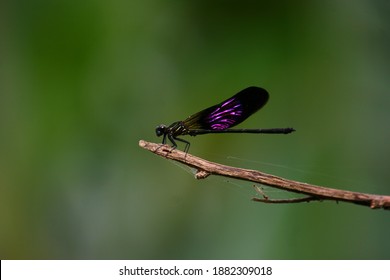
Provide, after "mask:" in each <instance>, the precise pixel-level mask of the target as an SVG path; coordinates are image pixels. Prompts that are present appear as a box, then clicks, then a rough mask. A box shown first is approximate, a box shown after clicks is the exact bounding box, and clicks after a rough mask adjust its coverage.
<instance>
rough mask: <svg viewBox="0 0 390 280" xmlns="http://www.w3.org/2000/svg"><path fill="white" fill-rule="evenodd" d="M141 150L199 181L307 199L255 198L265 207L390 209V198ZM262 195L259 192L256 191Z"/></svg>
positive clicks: (164, 148) (155, 148) (165, 150)
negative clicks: (250, 185)
mask: <svg viewBox="0 0 390 280" xmlns="http://www.w3.org/2000/svg"><path fill="white" fill-rule="evenodd" d="M139 146H140V147H141V148H144V149H146V150H149V151H151V152H153V153H154V154H157V155H159V156H162V157H164V158H166V159H172V160H175V161H178V162H181V163H183V164H185V165H187V166H189V167H192V168H196V169H197V170H198V171H197V173H196V174H195V178H196V179H204V178H206V177H208V176H209V175H219V176H224V177H230V178H235V179H240V180H246V181H251V182H255V183H259V184H262V185H267V186H270V187H274V188H278V189H282V190H286V191H289V192H294V193H300V194H305V195H307V197H304V198H295V199H278V200H273V199H269V198H268V197H267V196H265V195H264V194H262V193H261V194H262V195H263V199H261V198H257V197H255V198H253V199H252V200H254V201H259V202H265V203H298V202H308V201H313V200H320V201H322V200H333V201H344V202H350V203H355V204H359V205H363V206H368V207H370V208H372V209H378V208H383V209H386V210H389V209H390V196H384V195H374V194H366V193H359V192H351V191H344V190H338V189H332V188H326V187H321V186H316V185H310V184H306V183H302V182H297V181H293V180H288V179H284V178H281V177H277V176H274V175H270V174H266V173H263V172H260V171H256V170H250V169H242V168H236V167H232V166H227V165H222V164H218V163H214V162H210V161H207V160H204V159H201V158H198V157H195V156H193V155H191V154H188V153H184V152H182V151H180V150H177V149H172V147H170V146H168V145H162V144H156V143H150V142H146V141H144V140H140V141H139ZM256 191H257V192H259V193H260V192H261V190H260V189H259V188H257V190H256Z"/></svg>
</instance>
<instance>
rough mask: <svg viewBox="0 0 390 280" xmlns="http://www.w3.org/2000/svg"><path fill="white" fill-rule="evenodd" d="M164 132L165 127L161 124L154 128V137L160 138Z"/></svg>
mask: <svg viewBox="0 0 390 280" xmlns="http://www.w3.org/2000/svg"><path fill="white" fill-rule="evenodd" d="M165 130H166V126H165V125H163V124H161V125H159V126H157V127H156V135H157V137H160V136H161V135H163V134H164V133H165Z"/></svg>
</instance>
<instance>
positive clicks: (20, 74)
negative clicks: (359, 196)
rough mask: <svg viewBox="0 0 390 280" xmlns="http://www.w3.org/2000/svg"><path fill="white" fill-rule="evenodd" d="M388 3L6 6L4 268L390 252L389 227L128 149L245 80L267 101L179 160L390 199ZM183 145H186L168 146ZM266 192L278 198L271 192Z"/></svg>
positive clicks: (1, 119)
mask: <svg viewBox="0 0 390 280" xmlns="http://www.w3.org/2000/svg"><path fill="white" fill-rule="evenodd" d="M389 14H390V4H389V2H388V1H385V0H383V1H369V0H357V1H338V0H332V1H319V0H316V1H272V2H271V1H249V0H240V1H222V0H217V1H209V0H207V1H206V0H201V1H199V0H198V1H195V0H194V1H173V0H160V1H157V0H155V1H126V0H114V1H110V2H107V1H91V0H86V1H70V0H67V1H65V0H61V1H48V0H35V1H27V0H24V1H23V0H20V1H2V3H1V4H0V134H1V137H0V221H1V227H0V257H1V258H2V259H215V258H216V259H389V258H390V242H389V236H390V216H389V213H388V211H383V210H370V209H369V208H366V207H361V206H355V205H352V204H345V203H339V204H337V203H334V202H322V203H315V202H314V203H304V204H295V205H294V204H291V205H267V204H261V203H255V202H252V201H250V198H251V197H252V196H254V195H255V192H254V191H253V189H252V184H250V183H247V182H241V181H232V180H226V179H224V178H218V177H213V178H208V179H206V180H201V181H196V180H195V179H194V178H193V175H192V174H191V173H190V172H188V170H187V169H186V168H181V167H182V166H178V165H177V164H173V163H172V162H170V161H167V160H164V159H161V158H159V157H157V156H155V155H153V154H151V153H150V152H147V151H145V150H143V149H141V148H139V147H138V141H139V140H140V139H145V140H147V141H155V142H158V141H161V139H158V138H157V137H156V136H155V132H154V129H155V127H156V126H157V125H158V124H160V123H165V124H170V123H171V122H173V121H176V120H180V119H183V118H185V117H187V116H188V115H190V114H192V113H195V112H197V111H199V110H201V109H204V108H206V107H208V106H211V105H213V104H215V103H218V102H220V101H222V100H224V99H226V98H228V97H230V96H232V95H233V94H235V93H236V92H238V91H239V90H241V89H243V88H245V87H247V86H250V85H257V86H262V87H264V88H266V89H267V90H268V91H269V92H270V96H271V98H270V101H269V102H268V104H267V106H265V107H264V108H263V109H262V110H261V111H260V112H258V113H257V114H255V115H254V116H252V117H251V118H250V119H248V120H247V121H246V122H245V123H244V124H242V125H240V127H248V128H256V127H262V128H269V127H289V126H291V127H294V128H295V129H296V130H297V131H296V132H295V133H294V134H291V135H207V136H199V137H196V138H191V139H189V138H188V137H187V138H186V139H187V140H190V141H191V143H192V146H191V149H190V152H191V153H193V154H195V155H198V156H201V157H204V158H206V159H209V160H214V161H217V162H220V163H224V164H228V165H233V166H238V167H243V168H252V169H258V170H262V171H265V172H269V173H272V174H275V175H278V176H283V177H286V178H289V179H293V180H298V181H303V182H307V183H312V184H317V185H325V186H330V187H335V188H340V189H346V190H353V191H360V192H367V193H376V194H387V195H389V194H390V188H389V185H388V184H389V181H390V172H389V166H390V157H389V155H390V148H389V143H390V129H389V127H390V126H389V121H390V110H389V105H390V94H389V86H390V71H389V70H390V66H389V65H390V63H389V62H390V51H389V50H390V18H389ZM180 148H183V147H182V146H180ZM267 194H268V195H269V196H271V197H274V196H284V195H286V196H287V197H290V195H289V194H284V193H281V192H280V191H275V190H272V189H267Z"/></svg>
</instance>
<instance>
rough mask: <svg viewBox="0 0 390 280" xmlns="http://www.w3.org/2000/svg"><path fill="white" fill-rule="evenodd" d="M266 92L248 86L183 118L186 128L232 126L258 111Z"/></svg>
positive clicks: (264, 102)
mask: <svg viewBox="0 0 390 280" xmlns="http://www.w3.org/2000/svg"><path fill="white" fill-rule="evenodd" d="M268 97H269V95H268V92H267V91H266V90H265V89H263V88H259V87H248V88H246V89H244V90H242V91H240V92H239V93H237V94H236V95H234V96H232V97H231V98H229V99H227V100H225V101H223V102H221V103H220V104H217V105H214V106H212V107H210V108H207V109H205V110H203V111H200V112H198V113H196V114H194V115H191V116H189V117H188V118H187V119H185V120H184V121H183V122H184V125H185V126H186V128H187V129H189V130H191V129H207V130H224V129H228V128H230V127H233V126H235V125H237V124H239V123H241V122H243V121H244V120H246V119H247V118H248V117H249V116H250V115H252V114H253V113H255V112H256V111H258V110H259V109H260V108H261V107H263V106H264V105H265V104H266V103H267V101H268Z"/></svg>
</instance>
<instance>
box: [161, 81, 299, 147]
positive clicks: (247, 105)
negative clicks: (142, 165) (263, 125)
mask: <svg viewBox="0 0 390 280" xmlns="http://www.w3.org/2000/svg"><path fill="white" fill-rule="evenodd" d="M268 97H269V95H268V92H267V91H266V90H265V89H263V88H259V87H253V86H252V87H248V88H246V89H244V90H242V91H240V92H239V93H237V94H236V95H234V96H232V97H231V98H229V99H227V100H225V101H223V102H221V103H219V104H217V105H214V106H211V107H210V108H207V109H204V110H202V111H200V112H198V113H196V114H193V115H191V116H189V117H188V118H186V119H185V120H184V121H177V122H174V123H173V124H171V125H169V126H166V125H164V124H161V125H159V126H157V127H156V135H157V136H158V137H160V136H163V140H162V143H163V144H165V143H166V141H167V138H168V139H169V141H171V143H172V146H173V149H175V148H176V147H177V144H176V141H180V142H183V143H185V144H186V146H185V148H184V151H185V152H186V153H187V152H188V149H189V148H190V142H188V141H186V140H183V139H181V138H179V137H178V136H181V135H191V136H196V135H201V134H208V133H268V134H287V133H291V132H293V131H295V129H293V128H268V129H259V128H255V129H246V128H242V129H231V127H233V126H236V125H237V124H239V123H241V122H243V121H244V120H246V119H247V118H248V117H249V116H250V115H252V114H253V113H255V112H256V111H258V110H259V109H260V108H261V107H263V106H264V105H265V104H266V103H267V101H268Z"/></svg>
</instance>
